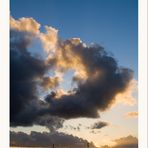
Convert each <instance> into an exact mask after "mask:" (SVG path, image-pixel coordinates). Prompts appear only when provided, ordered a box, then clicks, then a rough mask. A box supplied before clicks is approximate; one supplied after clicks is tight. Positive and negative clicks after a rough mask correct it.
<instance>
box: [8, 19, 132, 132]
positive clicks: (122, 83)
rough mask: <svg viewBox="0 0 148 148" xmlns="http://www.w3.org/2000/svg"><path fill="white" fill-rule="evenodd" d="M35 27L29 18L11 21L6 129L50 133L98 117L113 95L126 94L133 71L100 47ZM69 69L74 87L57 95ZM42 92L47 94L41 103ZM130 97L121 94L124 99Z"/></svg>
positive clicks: (127, 99)
mask: <svg viewBox="0 0 148 148" xmlns="http://www.w3.org/2000/svg"><path fill="white" fill-rule="evenodd" d="M40 26H41V25H40V24H39V23H38V22H36V21H35V20H34V19H33V18H21V19H19V20H15V19H14V18H12V17H11V20H10V28H11V30H10V71H11V73H10V83H11V84H10V103H11V104H10V105H11V106H10V109H11V110H10V122H11V126H30V125H34V124H37V125H43V126H47V127H48V128H49V129H50V130H55V129H57V128H60V127H62V124H63V122H64V120H66V119H72V118H80V117H91V118H97V117H99V112H101V111H105V110H107V109H109V108H110V107H111V106H112V105H113V104H114V103H115V102H116V100H117V98H116V97H117V95H119V94H120V97H121V95H122V94H127V92H128V94H130V95H131V92H132V89H131V82H132V86H133V71H132V70H131V69H128V68H122V67H120V66H118V63H117V61H116V59H115V58H114V57H113V56H111V55H109V54H108V53H107V52H106V51H105V49H104V48H103V47H101V46H100V45H96V44H95V45H90V46H89V45H86V44H85V43H83V42H82V41H81V40H80V39H79V38H72V39H67V40H64V41H63V40H61V39H59V37H58V30H56V29H54V28H52V27H48V26H46V27H45V29H46V32H45V33H44V32H41V31H40ZM34 41H35V42H39V43H41V44H42V48H43V49H44V51H43V52H45V53H46V56H45V57H41V56H36V55H33V54H32V53H31V52H30V50H29V49H30V47H31V45H32V43H33V42H34ZM68 70H73V71H74V74H73V76H72V82H73V83H75V84H76V87H75V88H73V89H72V90H69V91H67V92H64V91H59V89H58V87H59V83H60V82H61V81H62V79H63V77H62V76H63V74H64V73H65V72H67V71H68ZM49 73H53V75H52V76H51V75H49ZM129 88H130V93H129ZM53 90H56V91H53ZM44 91H45V92H46V94H47V92H48V94H47V95H46V96H45V97H44V99H40V95H41V94H40V92H44ZM58 92H60V93H58ZM120 97H119V98H120ZM131 99H133V98H132V97H131V96H130V97H129V98H128V97H127V96H126V99H124V101H125V100H126V102H131Z"/></svg>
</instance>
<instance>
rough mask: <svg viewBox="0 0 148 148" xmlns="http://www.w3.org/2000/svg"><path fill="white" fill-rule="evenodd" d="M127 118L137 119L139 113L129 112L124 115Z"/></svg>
mask: <svg viewBox="0 0 148 148" xmlns="http://www.w3.org/2000/svg"><path fill="white" fill-rule="evenodd" d="M124 116H125V117H126V118H137V117H138V112H128V113H126V114H125V115H124Z"/></svg>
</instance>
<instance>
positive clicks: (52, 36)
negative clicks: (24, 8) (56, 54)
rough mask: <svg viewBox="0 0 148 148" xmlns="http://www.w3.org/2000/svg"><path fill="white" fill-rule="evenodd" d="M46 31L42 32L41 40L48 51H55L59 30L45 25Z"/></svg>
mask: <svg viewBox="0 0 148 148" xmlns="http://www.w3.org/2000/svg"><path fill="white" fill-rule="evenodd" d="M45 29H46V33H40V40H41V42H42V44H43V48H44V49H45V51H46V52H47V53H48V52H49V51H52V50H53V51H54V50H55V48H56V44H57V42H58V30H57V29H55V28H53V27H48V26H45Z"/></svg>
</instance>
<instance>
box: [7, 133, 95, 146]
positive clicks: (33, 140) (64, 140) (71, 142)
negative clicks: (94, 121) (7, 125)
mask: <svg viewBox="0 0 148 148" xmlns="http://www.w3.org/2000/svg"><path fill="white" fill-rule="evenodd" d="M87 143H88V141H87V140H84V139H82V138H78V137H76V136H73V135H68V134H65V133H59V132H55V133H47V132H43V133H39V132H34V131H32V132H31V133H30V134H26V133H23V132H18V133H17V132H10V145H11V146H23V147H52V145H53V144H54V145H55V147H60V146H65V147H66V146H70V147H71V148H76V147H77V148H82V147H84V146H86V145H87ZM90 148H96V147H95V146H94V144H93V143H90Z"/></svg>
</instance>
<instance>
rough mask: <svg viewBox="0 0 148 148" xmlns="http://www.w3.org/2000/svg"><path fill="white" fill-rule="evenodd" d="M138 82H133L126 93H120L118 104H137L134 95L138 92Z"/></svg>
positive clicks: (117, 99) (117, 96) (117, 97)
mask: <svg viewBox="0 0 148 148" xmlns="http://www.w3.org/2000/svg"><path fill="white" fill-rule="evenodd" d="M137 88H138V86H137V81H136V80H134V79H133V80H131V81H130V83H129V85H128V87H127V88H126V91H125V92H123V93H118V94H117V95H116V98H115V99H116V103H123V104H125V105H130V106H132V105H134V104H135V103H136V99H135V98H134V97H133V93H134V92H136V91H137Z"/></svg>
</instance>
